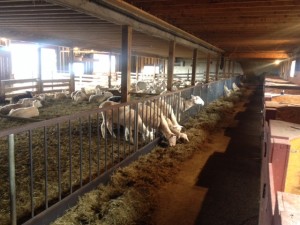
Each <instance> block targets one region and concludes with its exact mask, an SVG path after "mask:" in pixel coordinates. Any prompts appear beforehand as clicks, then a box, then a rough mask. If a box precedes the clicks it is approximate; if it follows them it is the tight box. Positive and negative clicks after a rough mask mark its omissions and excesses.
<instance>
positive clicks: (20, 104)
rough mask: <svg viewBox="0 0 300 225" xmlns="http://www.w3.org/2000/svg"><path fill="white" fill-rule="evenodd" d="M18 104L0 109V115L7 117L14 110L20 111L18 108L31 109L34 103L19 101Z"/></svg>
mask: <svg viewBox="0 0 300 225" xmlns="http://www.w3.org/2000/svg"><path fill="white" fill-rule="evenodd" d="M18 102H20V103H16V104H8V105H4V106H2V107H0V113H1V114H3V115H7V114H8V113H9V112H10V110H12V109H18V108H24V107H29V106H31V105H32V101H31V100H29V101H27V100H22V99H21V100H19V101H18Z"/></svg>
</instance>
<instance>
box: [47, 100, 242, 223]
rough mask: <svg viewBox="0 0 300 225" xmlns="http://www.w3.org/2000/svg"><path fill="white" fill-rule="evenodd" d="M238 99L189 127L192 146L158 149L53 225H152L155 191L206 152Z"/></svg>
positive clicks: (214, 106)
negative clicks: (185, 163)
mask: <svg viewBox="0 0 300 225" xmlns="http://www.w3.org/2000/svg"><path fill="white" fill-rule="evenodd" d="M238 99H239V97H236V96H234V97H232V98H226V99H222V100H217V101H214V102H212V103H211V104H209V105H208V106H207V107H205V108H204V110H202V111H201V112H200V113H199V115H197V116H196V117H194V118H191V119H190V120H189V121H188V123H187V124H186V125H185V127H186V129H187V130H186V133H187V135H188V137H189V139H190V142H189V143H186V144H177V145H176V146H175V147H169V148H161V147H156V148H155V149H154V150H153V151H152V152H151V153H149V154H147V155H145V156H142V157H140V158H139V159H138V160H137V161H135V162H133V163H132V164H130V165H129V166H127V167H125V168H122V169H118V170H117V171H116V172H115V173H114V175H113V176H112V177H111V182H110V183H109V184H108V185H105V186H103V185H100V186H99V188H98V189H97V190H95V191H93V192H91V193H87V194H86V195H85V196H84V197H82V198H81V200H80V201H79V202H78V205H77V206H75V207H73V208H72V209H70V210H69V211H68V212H67V213H66V214H65V215H64V216H63V217H61V218H59V219H58V220H56V221H55V222H54V223H53V224H52V225H62V224H63V225H64V224H74V225H76V224H78V225H79V224H97V225H99V224H101V225H102V224H103V225H112V224H118V225H123V224H124V225H129V224H145V225H146V224H149V218H150V217H151V212H152V210H153V209H154V207H155V203H156V202H155V199H156V195H155V191H156V190H157V189H158V188H159V187H161V186H162V185H163V184H164V183H166V182H168V181H170V180H172V178H173V177H174V175H175V174H176V173H177V172H178V171H179V168H180V163H181V162H183V161H185V160H186V159H188V158H190V157H192V155H193V153H194V152H196V151H205V149H202V146H203V143H204V142H205V141H206V140H207V137H208V135H209V132H211V131H213V130H214V129H216V128H218V123H219V122H220V120H221V119H224V118H225V117H226V115H229V114H231V113H232V112H233V110H234V109H233V106H234V104H233V103H232V102H236V101H237V100H238ZM231 101H232V102H231ZM94 199H97V201H95V200H94Z"/></svg>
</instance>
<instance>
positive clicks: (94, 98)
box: [89, 91, 113, 103]
mask: <svg viewBox="0 0 300 225" xmlns="http://www.w3.org/2000/svg"><path fill="white" fill-rule="evenodd" d="M112 96H113V94H112V93H111V92H109V91H105V92H104V93H102V94H96V95H91V96H90V97H89V103H93V102H95V103H102V102H104V101H105V100H107V99H108V98H110V97H112Z"/></svg>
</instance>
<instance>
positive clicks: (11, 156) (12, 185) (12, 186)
mask: <svg viewBox="0 0 300 225" xmlns="http://www.w3.org/2000/svg"><path fill="white" fill-rule="evenodd" d="M8 162H9V191H10V222H11V225H17V204H16V171H15V169H16V168H15V143H14V134H10V135H8Z"/></svg>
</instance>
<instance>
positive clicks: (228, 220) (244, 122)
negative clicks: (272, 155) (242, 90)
mask: <svg viewBox="0 0 300 225" xmlns="http://www.w3.org/2000/svg"><path fill="white" fill-rule="evenodd" d="M245 107H246V109H245V111H243V112H239V113H238V114H237V115H236V117H235V119H236V120H238V126H237V127H234V128H227V129H226V131H225V135H226V136H229V137H230V138H231V140H230V142H229V145H228V147H227V149H226V151H225V152H224V153H218V152H216V153H214V154H213V155H212V156H211V157H210V158H209V160H208V161H207V163H206V165H205V167H204V168H203V169H202V171H201V174H199V177H198V182H197V184H196V185H198V186H201V187H205V188H208V192H207V195H206V197H205V199H204V202H203V205H202V208H201V211H200V212H199V214H198V217H197V219H196V221H195V225H257V224H258V215H259V192H260V190H259V188H260V167H261V135H262V123H261V120H262V113H261V109H262V90H261V89H260V88H259V87H257V88H256V90H255V91H254V93H253V95H252V96H250V97H249V103H248V104H246V105H245Z"/></svg>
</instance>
